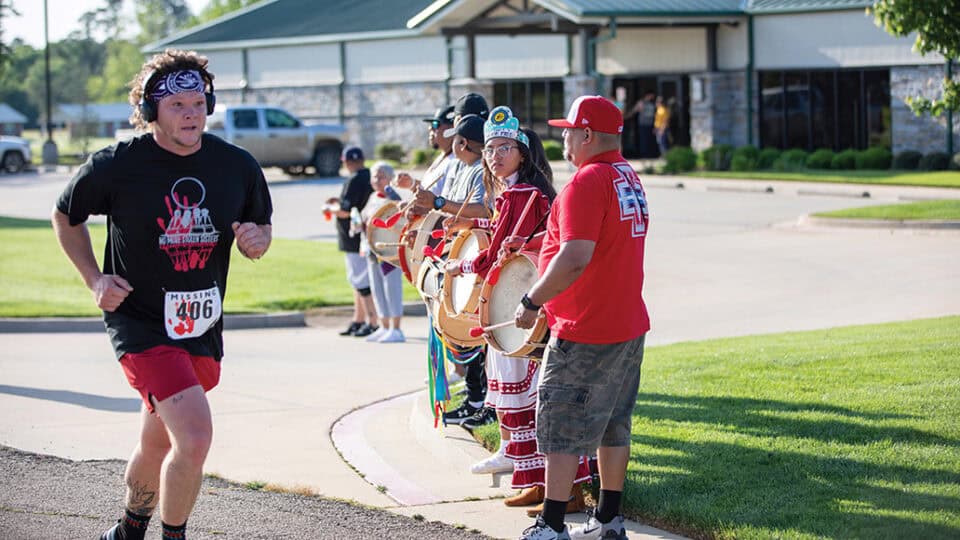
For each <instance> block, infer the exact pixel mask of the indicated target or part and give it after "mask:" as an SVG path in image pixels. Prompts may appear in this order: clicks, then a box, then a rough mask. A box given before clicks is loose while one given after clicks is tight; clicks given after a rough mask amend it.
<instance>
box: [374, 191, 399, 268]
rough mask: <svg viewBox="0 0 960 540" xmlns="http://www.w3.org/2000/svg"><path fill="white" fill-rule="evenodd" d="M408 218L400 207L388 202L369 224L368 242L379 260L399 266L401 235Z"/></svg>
mask: <svg viewBox="0 0 960 540" xmlns="http://www.w3.org/2000/svg"><path fill="white" fill-rule="evenodd" d="M406 225H407V218H405V217H403V214H401V213H400V205H399V204H397V203H396V202H393V201H391V202H388V203H386V204H384V205H383V206H381V207H380V208H379V209H378V210H377V211H376V212H375V213H374V214H373V215H372V216H371V217H370V222H369V223H368V224H367V242H368V243H369V244H370V251H371V252H373V254H374V255H376V256H377V258H378V259H380V260H381V261H384V262H388V263H390V264H392V265H394V266H397V265H398V264H399V261H400V233H401V232H402V231H403V229H404V227H406Z"/></svg>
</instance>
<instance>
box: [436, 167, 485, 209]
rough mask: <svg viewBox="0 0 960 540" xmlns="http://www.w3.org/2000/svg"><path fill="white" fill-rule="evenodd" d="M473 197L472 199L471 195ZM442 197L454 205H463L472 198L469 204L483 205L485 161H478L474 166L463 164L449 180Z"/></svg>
mask: <svg viewBox="0 0 960 540" xmlns="http://www.w3.org/2000/svg"><path fill="white" fill-rule="evenodd" d="M471 192H473V196H472V197H470V193H471ZM441 196H442V197H443V198H444V199H446V200H448V201H450V202H453V203H458V204H460V203H463V202H464V201H466V200H467V197H470V200H469V201H467V202H469V203H471V204H472V203H482V202H483V196H484V190H483V161H482V160H479V159H478V160H477V162H476V163H474V164H473V165H468V164H466V163H463V164H462V165H461V166H460V170H459V171H458V172H457V175H456V176H455V177H453V178H447V181H446V183H445V185H444V186H443V192H442V193H441Z"/></svg>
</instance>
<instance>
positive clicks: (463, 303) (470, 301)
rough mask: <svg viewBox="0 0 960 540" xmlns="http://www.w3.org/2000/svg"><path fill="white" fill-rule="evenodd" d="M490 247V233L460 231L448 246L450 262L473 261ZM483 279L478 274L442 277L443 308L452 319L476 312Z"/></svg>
mask: <svg viewBox="0 0 960 540" xmlns="http://www.w3.org/2000/svg"><path fill="white" fill-rule="evenodd" d="M489 246H490V233H489V232H487V231H485V230H483V229H469V230H465V231H460V233H459V234H458V235H457V237H456V238H455V239H454V240H453V244H451V245H450V254H449V259H450V260H458V261H460V260H464V259H474V258H476V256H477V255H479V254H480V252H481V251H483V250H485V249H487V247H489ZM482 286H483V279H482V278H481V277H480V275H479V274H460V275H457V276H451V275H450V274H446V275H444V277H443V295H442V296H443V307H444V308H446V310H447V313H448V314H449V315H452V316H454V317H456V316H460V315H463V314H472V313H476V312H477V308H478V307H479V306H480V288H481V287H482Z"/></svg>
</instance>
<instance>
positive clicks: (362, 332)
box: [353, 323, 380, 337]
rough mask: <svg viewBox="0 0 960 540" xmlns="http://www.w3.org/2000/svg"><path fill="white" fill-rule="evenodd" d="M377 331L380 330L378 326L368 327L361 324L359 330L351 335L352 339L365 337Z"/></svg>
mask: <svg viewBox="0 0 960 540" xmlns="http://www.w3.org/2000/svg"><path fill="white" fill-rule="evenodd" d="M379 329H380V327H379V326H370V325H369V324H367V323H363V325H361V326H360V328H358V329H357V331H356V332H354V333H353V337H367V336H369V335H370V334H372V333H374V332H376V331H377V330H379Z"/></svg>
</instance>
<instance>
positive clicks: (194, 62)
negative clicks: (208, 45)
mask: <svg viewBox="0 0 960 540" xmlns="http://www.w3.org/2000/svg"><path fill="white" fill-rule="evenodd" d="M185 69H195V70H197V71H199V72H200V76H201V77H203V80H204V82H205V83H206V86H207V91H209V89H210V88H211V87H212V83H213V74H212V73H210V72H209V71H207V57H206V56H200V55H199V54H197V53H196V52H194V51H181V50H177V49H167V50H165V51H163V52H162V53H160V54H157V55H154V57H153V58H151V59H150V60H148V61H147V62H145V63H144V64H143V66H141V67H140V73H137V75H136V77H134V78H133V80H132V81H130V84H129V86H130V94H129V95H128V97H127V101H129V102H130V105H132V106H133V112H132V113H131V114H130V123H131V124H132V125H133V127H135V128H136V129H138V130H141V131H147V130H148V129H149V124H148V123H147V122H146V121H145V120H144V119H143V117H142V116H141V115H140V98H141V97H143V83H144V80H145V79H146V78H147V77H149V76H150V75H151V74H152V73H154V72H156V73H157V77H154V80H160V77H161V76H163V75H166V74H168V73H173V72H174V71H180V70H185ZM147 90H150V89H149V88H148V89H147Z"/></svg>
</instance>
